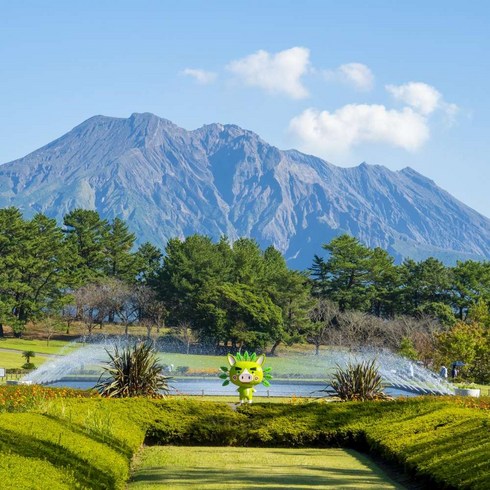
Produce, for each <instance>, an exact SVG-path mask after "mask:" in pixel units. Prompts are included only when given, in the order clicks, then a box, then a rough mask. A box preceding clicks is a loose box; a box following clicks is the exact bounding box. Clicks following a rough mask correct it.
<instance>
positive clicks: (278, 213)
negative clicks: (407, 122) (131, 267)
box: [0, 113, 490, 268]
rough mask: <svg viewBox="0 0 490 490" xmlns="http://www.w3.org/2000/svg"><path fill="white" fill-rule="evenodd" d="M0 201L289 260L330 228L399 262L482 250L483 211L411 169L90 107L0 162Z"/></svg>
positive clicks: (298, 260) (480, 255)
mask: <svg viewBox="0 0 490 490" xmlns="http://www.w3.org/2000/svg"><path fill="white" fill-rule="evenodd" d="M0 206H1V207H6V206H16V207H19V208H20V209H21V210H22V211H23V212H24V213H25V214H26V215H27V216H30V215H32V214H34V213H35V212H43V213H45V214H47V215H48V216H51V217H54V218H56V219H57V220H58V221H61V219H62V216H63V215H64V214H66V213H67V212H69V211H70V210H71V209H73V208H75V207H84V208H89V209H96V210H97V211H98V212H99V213H100V214H101V216H102V217H104V218H108V219H113V218H114V217H116V216H119V217H121V218H123V219H125V220H126V221H127V222H128V225H129V227H130V229H131V230H132V231H133V232H135V233H136V234H137V236H138V239H139V242H143V241H151V242H153V243H155V244H156V245H158V246H160V247H163V246H164V244H165V242H166V241H167V240H168V239H169V238H171V237H173V236H178V237H184V236H186V235H189V234H191V233H203V234H208V235H210V236H211V237H213V238H215V239H216V238H218V237H219V236H220V235H227V236H229V237H230V239H231V240H234V239H236V238H237V237H239V236H249V237H253V238H255V239H257V241H258V242H259V243H260V244H261V245H262V246H267V245H269V244H273V245H275V246H276V247H277V248H278V249H279V250H281V251H282V252H283V253H285V255H286V257H287V258H288V259H289V260H290V263H291V265H292V266H296V267H299V268H302V267H307V266H308V265H310V263H311V259H312V257H313V254H314V253H317V254H320V253H321V251H322V250H321V244H323V243H326V242H328V241H330V239H331V238H333V237H334V236H336V235H338V234H340V233H350V234H352V235H354V236H356V237H358V238H359V239H360V240H361V241H362V242H363V243H365V244H366V245H368V246H371V247H374V246H381V247H383V248H385V249H387V250H388V251H389V252H390V253H392V254H393V255H394V256H395V257H396V258H397V259H398V260H401V259H402V258H404V257H409V256H410V257H413V258H415V259H421V258H425V257H426V256H429V255H434V256H436V257H439V258H441V259H443V260H444V261H445V262H454V260H455V259H458V258H459V259H465V258H474V259H488V258H490V220H489V219H488V218H486V217H485V216H483V215H481V214H479V213H478V212H476V211H475V210H473V209H471V208H469V207H468V206H466V205H465V204H463V203H461V202H460V201H458V200H457V199H455V198H454V197H453V196H451V195H450V194H449V193H448V192H446V191H445V190H443V189H441V188H440V187H438V186H437V185H436V184H435V183H434V182H433V181H432V180H431V179H429V178H427V177H425V176H424V175H422V174H420V173H418V172H417V171H415V170H414V169H412V168H410V167H406V168H404V169H401V170H397V171H392V170H389V169H388V168H386V167H384V166H382V165H369V164H367V163H365V162H363V163H361V164H360V165H358V166H355V167H349V168H342V167H337V166H335V165H333V164H332V163H330V162H327V161H325V160H322V159H320V158H318V157H315V156H312V155H307V154H304V153H301V152H299V151H297V150H294V149H289V150H280V149H278V148H276V147H275V146H272V145H269V144H268V143H267V142H266V141H264V140H263V139H262V138H261V137H260V136H259V135H257V134H256V133H254V132H253V131H249V130H245V129H242V128H240V127H239V126H237V125H234V124H219V123H213V124H208V125H204V126H202V127H200V128H197V129H194V130H191V131H187V130H185V129H183V128H180V127H179V126H177V125H176V124H174V123H173V122H171V121H169V120H167V119H163V118H160V117H158V116H155V115H154V114H151V113H142V114H139V113H133V114H132V115H131V116H130V117H129V118H112V117H108V116H103V115H98V116H93V117H91V118H89V119H87V120H86V121H83V122H82V123H81V124H79V125H77V126H75V127H74V128H73V129H72V130H71V131H69V132H68V133H66V134H64V135H62V136H61V137H59V138H57V139H56V140H54V141H52V142H51V143H48V144H47V145H45V146H43V147H41V148H39V149H38V150H35V151H34V152H31V153H29V154H28V155H26V156H25V157H23V158H20V159H17V160H14V161H12V162H9V163H6V164H3V165H1V166H0Z"/></svg>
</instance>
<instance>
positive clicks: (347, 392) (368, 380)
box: [331, 360, 390, 401]
mask: <svg viewBox="0 0 490 490" xmlns="http://www.w3.org/2000/svg"><path fill="white" fill-rule="evenodd" d="M331 385H332V388H333V389H334V391H335V395H336V396H338V397H339V398H340V399H341V400H343V401H367V400H387V399H390V397H389V396H388V395H386V394H385V393H384V392H383V385H382V381H381V375H380V374H379V371H378V368H377V367H376V365H375V361H374V360H372V361H365V362H360V363H357V364H351V363H349V364H347V366H346V367H345V368H342V367H340V366H339V365H337V371H336V372H335V373H334V375H333V381H332V382H331Z"/></svg>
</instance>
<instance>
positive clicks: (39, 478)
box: [0, 451, 80, 490]
mask: <svg viewBox="0 0 490 490" xmlns="http://www.w3.org/2000/svg"><path fill="white" fill-rule="evenodd" d="M40 456H41V457H42V455H40ZM0 475H1V478H2V479H1V482H2V483H1V487H2V488H12V489H14V488H15V489H25V488H29V489H30V490H45V489H46V488H49V489H50V490H72V489H73V488H80V485H79V483H78V482H77V480H76V479H75V478H74V476H73V474H70V473H69V472H68V471H66V470H65V471H63V470H61V469H58V468H57V467H56V466H54V465H53V464H51V463H49V462H48V461H46V460H45V459H37V458H34V457H33V458H30V457H25V456H19V455H17V454H12V453H7V452H3V451H2V455H1V458H0Z"/></svg>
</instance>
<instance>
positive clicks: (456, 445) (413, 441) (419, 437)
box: [0, 397, 490, 490]
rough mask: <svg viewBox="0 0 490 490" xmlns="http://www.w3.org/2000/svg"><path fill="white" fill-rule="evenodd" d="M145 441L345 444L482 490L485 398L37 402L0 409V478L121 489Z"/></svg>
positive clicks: (487, 457) (488, 464) (424, 476)
mask: <svg viewBox="0 0 490 490" xmlns="http://www.w3.org/2000/svg"><path fill="white" fill-rule="evenodd" d="M468 405H469V406H468ZM36 410H37V411H36ZM145 440H146V443H148V444H170V443H171V444H181V445H215V446H223V445H234V446H267V447H271V446H280V447H327V446H335V447H336V446H340V447H353V448H356V449H360V450H365V451H368V452H371V453H373V454H374V453H376V454H378V455H380V456H381V457H382V458H383V459H384V460H386V461H391V462H393V463H396V464H397V465H398V466H399V467H401V468H405V469H407V471H409V472H410V473H412V474H413V475H415V476H417V477H419V478H420V479H421V480H425V481H426V482H428V483H429V484H430V485H432V487H433V488H463V489H464V488H475V489H488V488H489V475H490V400H488V399H487V400H481V401H475V400H468V399H462V398H455V397H453V398H430V397H428V398H414V399H405V400H398V401H393V402H366V403H360V402H357V403H321V402H314V403H300V404H291V403H259V404H254V405H252V406H248V405H247V406H243V407H238V408H236V407H235V406H234V405H233V404H225V403H219V402H206V401H201V400H197V399H184V398H170V399H165V400H146V399H126V400H110V399H101V398H86V399H76V398H66V399H59V398H56V399H53V400H49V401H46V400H44V401H43V403H42V404H40V405H39V406H38V407H37V409H34V411H31V412H28V413H0V451H1V452H2V458H0V459H1V460H2V461H3V463H2V464H1V465H0V481H1V482H2V483H3V482H5V481H8V482H14V483H15V484H14V483H12V484H11V485H10V487H11V488H16V489H19V490H21V489H23V488H37V487H35V486H32V485H29V483H28V482H29V481H31V480H32V481H34V482H35V484H36V485H37V484H39V488H55V489H56V488H93V489H97V488H123V487H124V484H125V481H126V480H127V478H128V475H129V464H130V461H131V458H132V456H133V455H134V454H135V452H137V450H138V448H139V447H140V446H141V444H142V443H143V441H145ZM26 458H27V459H26ZM26 460H28V461H29V464H28V465H27V464H26ZM37 474H39V475H41V476H40V477H39V478H38V479H36V477H35V475H37ZM49 475H50V476H49ZM44 478H46V481H49V482H50V484H49V485H45V484H44V483H43V482H44ZM75 482H76V483H75ZM6 488H9V486H7V487H6Z"/></svg>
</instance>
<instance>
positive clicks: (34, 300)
mask: <svg viewBox="0 0 490 490" xmlns="http://www.w3.org/2000/svg"><path fill="white" fill-rule="evenodd" d="M9 214H10V215H11V217H12V218H14V228H12V227H10V229H9V231H10V232H12V233H7V235H6V236H8V237H9V238H8V239H9V241H10V244H9V243H7V241H6V240H4V242H3V245H4V247H3V248H4V254H5V255H3V256H2V262H3V268H2V273H1V275H0V295H1V299H2V306H3V308H2V309H3V310H4V315H7V317H9V318H10V319H11V321H13V324H12V326H13V328H14V332H15V333H16V334H17V335H18V336H20V334H21V333H22V330H23V328H24V325H25V324H26V322H27V321H28V320H30V319H32V318H34V317H36V316H38V315H41V314H43V313H45V312H47V311H51V310H52V309H54V308H56V307H57V306H58V305H59V303H60V298H61V297H62V296H63V295H64V294H65V291H66V288H67V287H68V286H69V284H70V277H69V274H68V269H69V265H70V264H71V262H72V259H73V255H72V250H71V249H70V247H69V245H68V244H67V243H66V242H65V240H64V236H63V233H62V231H61V229H60V228H59V227H58V226H57V225H56V222H55V220H53V219H49V218H47V217H46V216H44V215H42V214H37V215H36V216H34V218H33V219H32V220H31V221H24V220H23V219H22V218H21V216H20V214H19V213H15V212H14V213H10V212H9V213H5V214H4V216H3V217H4V218H5V216H6V215H7V216H8V215H9ZM0 221H1V219H0ZM4 238H5V235H4ZM5 309H8V310H10V311H5Z"/></svg>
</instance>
